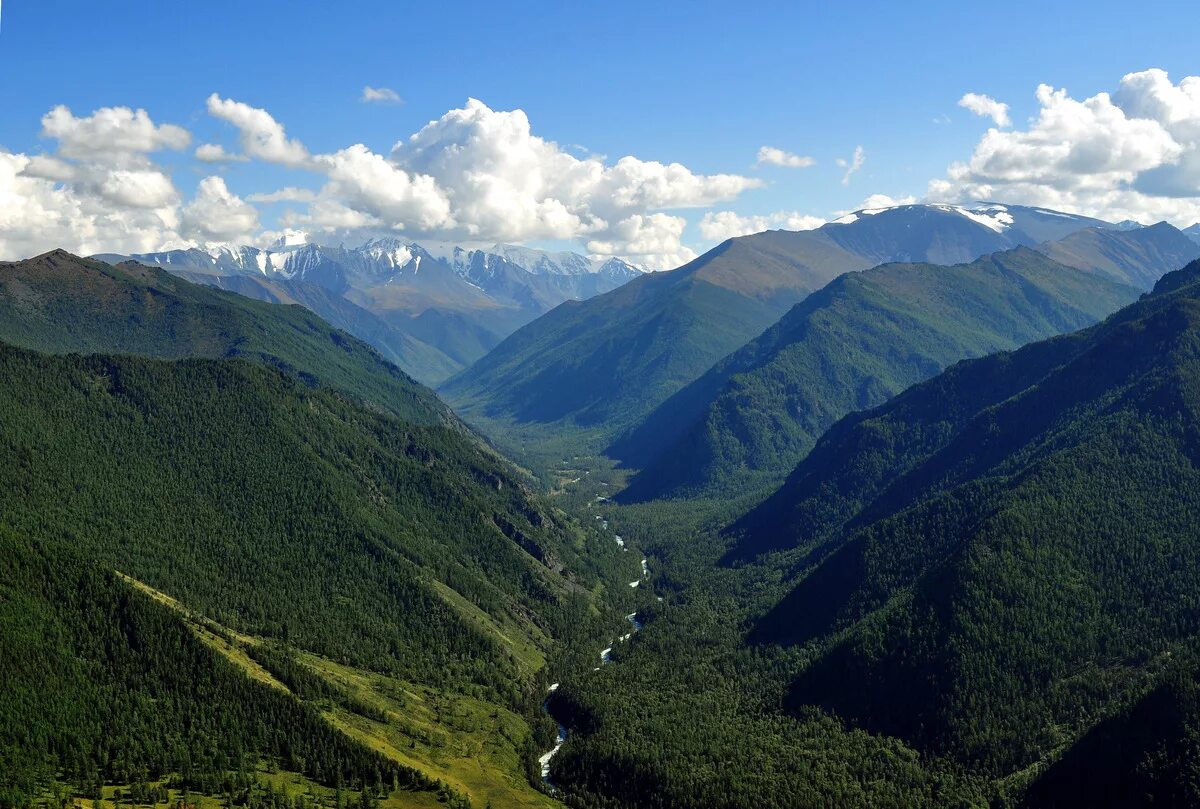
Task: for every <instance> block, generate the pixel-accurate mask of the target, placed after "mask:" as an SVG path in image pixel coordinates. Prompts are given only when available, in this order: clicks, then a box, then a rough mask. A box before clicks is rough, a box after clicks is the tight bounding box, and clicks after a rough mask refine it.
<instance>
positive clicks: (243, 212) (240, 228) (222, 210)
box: [182, 177, 259, 244]
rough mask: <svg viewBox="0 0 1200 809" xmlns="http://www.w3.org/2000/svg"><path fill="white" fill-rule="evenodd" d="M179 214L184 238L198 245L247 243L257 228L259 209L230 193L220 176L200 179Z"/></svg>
mask: <svg viewBox="0 0 1200 809" xmlns="http://www.w3.org/2000/svg"><path fill="white" fill-rule="evenodd" d="M182 214H183V215H182V226H183V232H184V235H185V236H188V237H190V238H192V239H195V240H196V241H198V242H232V243H236V244H246V243H248V242H250V241H252V240H253V238H254V233H255V231H257V230H258V229H259V226H258V210H257V209H256V208H255V207H254V206H253V205H251V204H249V203H248V202H246V201H244V200H243V199H241V198H240V197H238V196H236V195H234V194H232V193H230V191H229V189H228V188H227V187H226V186H225V181H224V180H223V179H221V178H220V177H205V178H204V179H203V180H201V181H200V185H199V187H198V188H197V189H196V196H195V198H194V199H192V201H191V202H189V203H188V204H187V205H185V206H183V212H182Z"/></svg>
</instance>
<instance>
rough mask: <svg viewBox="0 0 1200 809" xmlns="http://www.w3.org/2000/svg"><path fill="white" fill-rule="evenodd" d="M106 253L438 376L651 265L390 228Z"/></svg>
mask: <svg viewBox="0 0 1200 809" xmlns="http://www.w3.org/2000/svg"><path fill="white" fill-rule="evenodd" d="M96 258H98V259H100V260H103V261H106V262H109V263H120V262H122V261H128V260H133V261H137V262H139V263H142V264H147V265H151V266H156V267H161V268H163V269H166V270H168V271H170V272H172V273H175V274H177V275H180V276H182V277H184V278H187V279H188V280H191V281H196V282H199V283H205V284H209V285H212V286H219V287H221V288H224V289H230V290H233V291H235V292H238V293H240V294H243V295H248V296H250V297H255V298H259V299H261V300H268V301H271V302H277V303H299V304H301V305H303V306H306V307H308V308H310V309H312V310H313V311H314V312H316V313H317V314H319V315H321V316H322V317H324V318H325V319H327V320H328V321H329V322H331V323H334V324H336V325H338V326H339V327H341V328H343V329H345V330H346V331H349V332H350V333H352V334H355V335H356V336H358V337H361V338H362V339H363V340H365V341H367V342H368V343H370V344H371V345H373V346H375V347H376V348H377V349H379V350H380V351H381V352H382V353H383V354H384V355H385V356H386V357H387V358H388V359H389V360H391V361H393V362H395V363H396V364H397V365H399V366H400V367H401V368H403V369H404V370H405V371H407V372H409V373H410V374H412V375H413V376H414V377H416V378H418V379H420V380H422V381H423V382H426V383H429V384H436V383H438V382H440V381H442V380H444V379H445V378H446V377H448V376H449V375H450V374H451V373H453V372H455V371H458V370H461V369H462V368H464V367H466V366H467V365H469V364H470V363H471V362H473V361H474V360H475V359H478V358H479V357H481V356H482V355H483V354H484V353H486V352H487V351H488V350H489V349H491V348H492V347H494V346H495V345H496V344H497V343H498V342H499V341H500V340H501V339H502V338H504V337H506V336H507V335H508V334H510V333H511V332H512V331H514V330H515V329H517V328H518V327H520V326H522V325H524V324H525V323H528V322H529V321H531V320H533V319H534V318H536V317H537V316H538V315H541V314H542V313H544V312H546V311H548V310H550V309H552V308H553V307H555V306H557V305H558V304H559V303H562V302H563V301H566V300H576V299H582V298H588V297H591V296H593V295H596V294H599V293H601V292H607V291H609V290H611V289H614V288H616V287H618V286H620V285H621V284H624V283H625V282H627V281H629V280H630V279H633V278H637V277H639V276H641V275H642V274H643V272H642V270H641V269H639V268H637V267H635V266H634V265H632V264H629V263H627V262H625V261H622V260H621V259H618V258H610V259H606V260H596V259H589V258H586V257H584V256H581V255H578V254H576V253H570V252H548V251H543V250H535V249H532V248H528V247H517V246H513V245H504V244H499V245H495V246H494V247H492V248H490V249H464V248H462V247H457V246H453V245H432V244H431V245H429V246H422V245H420V244H416V243H414V242H406V241H402V240H399V239H394V238H385V239H372V240H370V241H367V242H366V243H364V244H362V245H359V246H358V247H349V248H348V247H329V246H323V245H319V244H312V243H309V242H307V240H306V237H304V236H303V235H302V234H294V235H292V237H291V238H283V239H281V240H280V241H279V242H278V243H276V244H275V245H273V246H271V247H269V248H258V247H249V246H226V245H219V246H214V247H212V248H209V249H202V248H190V249H184V250H168V251H163V252H158V253H144V254H136V255H129V256H121V255H113V254H104V255H99V256H96Z"/></svg>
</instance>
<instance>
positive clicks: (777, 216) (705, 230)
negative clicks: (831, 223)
mask: <svg viewBox="0 0 1200 809" xmlns="http://www.w3.org/2000/svg"><path fill="white" fill-rule="evenodd" d="M823 224H825V220H824V219H822V218H821V217H819V216H810V215H808V214H802V213H800V212H799V211H777V212H775V213H771V214H767V215H765V216H742V215H740V214H737V213H735V212H733V211H709V212H708V213H706V214H704V217H703V218H702V219H701V220H700V226H699V229H700V235H701V236H703V237H704V238H705V239H706V240H708V241H713V242H723V241H725V240H726V239H732V238H734V237H735V236H746V235H748V234H751V233H762V232H763V231H764V230H812V229H813V228H819V227H820V226H821V225H823Z"/></svg>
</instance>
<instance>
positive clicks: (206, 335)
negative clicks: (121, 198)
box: [0, 250, 457, 424]
mask: <svg viewBox="0 0 1200 809" xmlns="http://www.w3.org/2000/svg"><path fill="white" fill-rule="evenodd" d="M0 341H2V342H6V343H9V344H11V345H18V346H23V347H25V348H30V349H33V350H35V351H45V352H53V353H79V354H86V353H109V354H140V355H143V356H152V357H162V358H167V359H175V358H181V357H208V358H214V359H220V358H232V357H241V358H243V359H248V360H251V361H254V362H258V363H260V364H263V365H268V366H271V367H273V368H278V369H280V370H282V371H285V372H287V373H290V374H292V375H293V376H295V377H296V378H298V379H302V380H304V381H305V382H306V383H308V384H318V383H324V384H327V385H330V386H332V387H336V388H338V389H340V390H342V391H343V392H345V393H346V394H348V395H351V396H353V397H355V398H357V399H358V400H359V401H361V402H364V403H368V404H370V405H371V406H373V407H377V408H380V409H382V410H385V411H387V412H389V413H391V414H393V415H395V416H397V417H399V418H402V419H404V420H406V421H409V422H414V423H422V424H451V423H457V419H455V417H454V416H453V414H451V413H450V411H449V409H448V408H447V407H446V406H445V405H444V404H442V402H441V401H439V400H438V398H437V396H435V395H434V394H433V392H432V391H430V390H429V389H428V388H426V387H424V386H423V385H420V384H418V383H417V382H415V381H413V380H412V379H411V378H410V377H409V376H407V375H406V374H404V373H403V372H402V371H400V370H399V369H398V368H396V367H395V366H394V365H392V364H391V363H390V362H387V361H386V360H384V359H383V358H382V357H381V356H380V355H379V353H378V352H376V351H375V350H373V349H372V348H370V347H369V346H367V345H366V344H364V343H363V342H362V341H360V340H358V339H356V338H354V337H351V336H350V335H349V334H346V333H344V332H341V331H338V330H337V329H336V328H333V327H331V326H330V325H329V324H328V323H326V322H324V321H323V320H321V319H320V318H319V317H317V316H315V315H314V314H312V313H311V312H309V311H308V310H306V309H304V308H301V307H300V306H272V305H267V304H264V303H260V302H258V301H254V300H249V299H247V298H246V297H244V296H242V295H236V294H232V293H228V292H220V291H217V290H214V289H211V288H208V287H204V286H199V285H196V284H191V283H188V282H187V281H184V280H181V279H179V278H176V277H174V276H172V275H170V274H168V273H166V272H164V271H162V270H159V269H155V268H152V267H145V266H142V265H138V264H131V263H126V264H122V265H120V266H112V265H109V264H105V263H103V262H100V261H94V260H91V259H83V258H79V257H76V256H72V255H71V254H69V253H66V252H64V251H61V250H59V251H55V252H52V253H47V254H45V255H42V256H38V257H36V258H32V259H29V260H27V261H20V262H12V263H0Z"/></svg>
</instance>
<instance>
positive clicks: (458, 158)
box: [0, 88, 806, 267]
mask: <svg viewBox="0 0 1200 809" xmlns="http://www.w3.org/2000/svg"><path fill="white" fill-rule="evenodd" d="M373 89H375V90H376V91H378V90H379V88H373ZM207 108H208V111H209V113H210V114H211V115H212V116H213V117H215V118H217V119H219V120H221V121H224V122H227V123H229V124H231V125H232V126H233V127H234V128H235V129H236V131H237V133H238V142H239V147H238V149H237V151H236V153H235V152H231V151H229V150H227V149H226V148H225V147H223V146H221V145H219V144H217V143H203V144H201V145H199V146H198V147H197V148H196V149H195V151H194V153H193V157H194V158H195V161H196V163H198V164H220V163H226V162H230V161H235V160H236V161H249V160H254V161H262V162H266V163H271V164H273V165H277V166H282V167H285V168H290V169H295V170H300V171H304V172H309V173H312V174H315V175H317V176H318V177H319V178H320V185H319V188H318V189H317V190H315V191H312V190H306V189H304V188H302V187H300V185H303V184H298V185H297V186H289V187H285V188H280V189H278V190H275V191H266V192H263V193H257V194H250V195H248V196H247V198H246V199H242V198H240V197H238V196H236V195H234V194H233V193H232V192H230V190H229V188H228V187H227V186H226V185H225V183H224V182H223V181H221V180H220V179H219V178H217V177H207V178H205V179H204V180H203V181H202V182H201V183H200V184H199V187H198V189H197V191H196V194H195V195H194V197H193V198H192V199H190V200H187V199H184V196H183V195H182V194H180V193H179V191H178V190H177V189H176V187H175V185H174V183H173V181H172V179H171V176H170V174H169V173H168V172H167V171H165V170H164V169H163V167H162V166H159V165H158V164H156V163H155V162H154V161H153V160H152V159H151V157H150V155H151V153H153V152H155V151H158V150H162V149H175V150H182V149H185V148H187V147H188V146H189V144H190V141H191V138H190V135H189V134H188V133H187V132H186V131H185V130H183V129H182V128H180V127H177V126H173V125H170V124H157V123H155V122H154V121H152V120H151V119H150V116H149V115H148V114H147V113H145V112H144V111H142V110H137V111H134V110H130V109H127V108H105V109H102V110H97V111H96V112H95V113H93V114H92V115H91V116H87V117H77V116H75V115H74V114H73V113H72V112H71V111H70V110H69V109H67V108H65V107H59V108H55V109H54V110H51V112H50V113H48V114H47V115H46V117H45V120H44V121H43V129H44V134H45V135H46V136H47V137H48V138H54V139H56V140H57V141H58V149H57V151H52V152H49V153H47V154H42V155H19V154H10V153H3V154H4V155H5V156H6V160H7V169H8V175H9V176H8V177H7V178H6V180H5V182H6V186H5V193H6V194H8V195H9V198H14V197H19V198H21V199H24V197H25V195H28V196H29V197H30V203H29V205H28V206H25V207H24V208H22V213H20V215H19V217H18V213H16V212H13V211H6V212H5V217H6V218H5V227H6V228H8V231H6V232H5V233H2V234H0V244H3V245H10V244H15V243H16V237H14V236H13V235H12V233H11V232H10V231H11V230H12V228H15V227H25V228H27V229H28V231H29V232H30V233H33V234H41V235H39V236H38V237H37V238H32V237H31V240H27V239H26V237H25V236H24V235H23V236H21V242H22V244H24V243H32V242H38V243H39V244H40V245H41V246H43V247H50V246H55V245H66V246H68V247H70V246H79V245H85V244H86V245H89V246H90V245H92V244H93V242H92V241H91V240H90V239H91V238H92V237H91V235H89V234H96V233H100V232H102V231H104V230H105V229H106V228H107V229H108V238H107V240H106V241H105V242H104V243H103V244H98V245H96V248H95V249H98V250H105V251H109V250H113V251H130V250H135V249H136V250H137V251H141V252H144V251H147V250H152V249H160V248H163V247H166V246H168V245H169V246H181V245H182V246H187V245H188V244H193V243H199V242H211V241H231V240H238V239H244V238H245V239H255V240H257V238H258V237H261V236H262V235H263V234H261V233H260V234H258V237H255V235H254V231H255V230H257V229H259V228H260V223H259V213H258V210H257V209H256V208H255V207H254V203H267V204H270V203H278V202H288V203H294V204H295V206H296V207H291V208H289V209H287V210H285V211H283V212H282V213H280V214H279V216H278V217H277V218H276V219H275V221H273V222H271V226H272V227H273V228H303V229H305V230H307V231H309V232H311V233H313V234H314V236H315V237H317V238H331V237H333V236H336V237H339V238H347V239H348V238H357V237H360V236H364V235H368V234H371V235H374V234H378V233H382V232H390V233H394V234H396V235H400V236H404V237H408V238H415V239H428V238H434V239H439V240H447V241H451V240H453V241H460V242H471V243H483V242H495V241H504V242H528V241H540V240H545V241H550V240H555V241H558V240H561V241H574V242H576V243H579V244H581V245H586V247H587V249H588V250H589V251H590V252H592V253H603V254H606V255H620V256H623V257H626V258H628V259H630V260H632V261H636V262H638V263H641V264H644V265H648V266H652V267H668V266H674V265H676V264H680V263H683V262H685V261H687V260H689V259H691V258H692V257H693V256H694V253H693V251H692V250H691V249H690V248H688V247H687V246H685V245H684V244H683V234H684V232H685V228H686V225H687V221H686V220H685V219H684V217H682V216H680V215H679V211H681V210H683V209H693V208H707V207H711V206H712V205H714V204H717V203H720V202H725V201H729V200H732V199H734V198H736V197H738V196H739V195H740V194H741V193H743V192H744V191H746V190H748V189H751V188H755V187H758V186H760V185H762V181H761V180H758V179H755V178H751V177H745V176H741V175H738V174H726V173H714V174H704V173H700V172H697V171H694V170H692V169H691V168H689V167H687V166H684V165H682V164H680V163H673V162H660V161H655V160H643V159H641V158H638V157H634V156H624V157H621V158H620V159H617V160H615V161H612V160H609V159H608V158H607V157H605V156H604V155H600V154H590V153H583V154H579V153H577V152H574V151H572V150H571V149H569V148H564V147H562V146H560V145H559V144H557V143H555V142H553V141H550V140H547V139H545V138H542V137H540V136H538V135H537V134H535V133H534V131H533V128H532V126H531V124H530V122H529V119H528V117H527V116H526V115H525V113H524V112H523V111H522V110H519V109H515V110H493V109H491V108H490V107H488V106H487V105H486V104H484V103H483V102H481V101H477V100H474V99H470V100H468V101H467V103H466V104H465V105H463V106H462V107H461V108H458V109H452V110H450V111H448V112H446V113H445V114H444V115H442V116H440V117H439V118H437V119H435V120H432V121H430V122H429V123H428V124H426V125H425V126H423V127H421V128H420V129H419V130H418V131H417V132H415V133H413V134H411V135H409V136H407V137H404V138H401V139H400V140H399V141H398V142H397V143H396V144H395V145H394V147H393V148H392V150H391V151H390V153H379V152H377V151H375V150H373V149H372V148H370V147H368V146H366V145H364V144H353V145H349V146H346V147H345V148H341V149H337V150H334V151H330V152H328V153H316V154H314V153H312V152H310V151H309V149H308V148H307V147H306V146H305V145H304V143H303V142H302V141H301V140H300V139H298V138H293V137H290V136H289V134H288V132H287V130H286V129H285V127H284V124H283V123H282V122H280V121H279V120H277V119H276V118H275V117H274V116H273V115H272V114H271V113H269V112H268V111H267V110H265V109H261V108H256V107H253V106H251V105H249V104H247V103H245V102H242V101H239V100H236V99H233V98H224V97H222V96H221V95H219V94H217V93H214V94H212V95H211V96H209V98H208V99H207ZM780 154H781V155H782V156H779V155H775V154H774V153H769V154H768V156H767V159H768V160H775V159H778V160H780V161H781V163H780V164H781V165H799V163H800V162H803V161H804V160H805V159H806V158H800V157H798V156H796V155H788V154H786V153H782V152H781V153H780ZM798 161H799V162H798ZM29 210H34V211H41V212H42V213H41V214H39V216H41V218H40V219H38V220H37V221H38V222H40V223H42V224H39V225H38V226H37V227H34V226H33V225H32V224H31V222H32V221H33V219H31V218H30V216H27V215H26V212H27V211H29ZM18 218H19V224H17V223H18ZM35 218H36V217H35ZM54 222H59V223H60V225H61V226H60V227H58V229H57V230H55V229H54V228H55V226H53V223H54ZM47 228H49V229H50V231H53V232H56V233H58V234H59V235H58V236H56V237H55V238H52V239H51V238H49V237H47V236H46V235H45V234H46V233H47V232H48V231H47ZM135 228H136V229H138V230H137V232H136V233H135V232H133V229H135ZM68 231H70V232H68Z"/></svg>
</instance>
